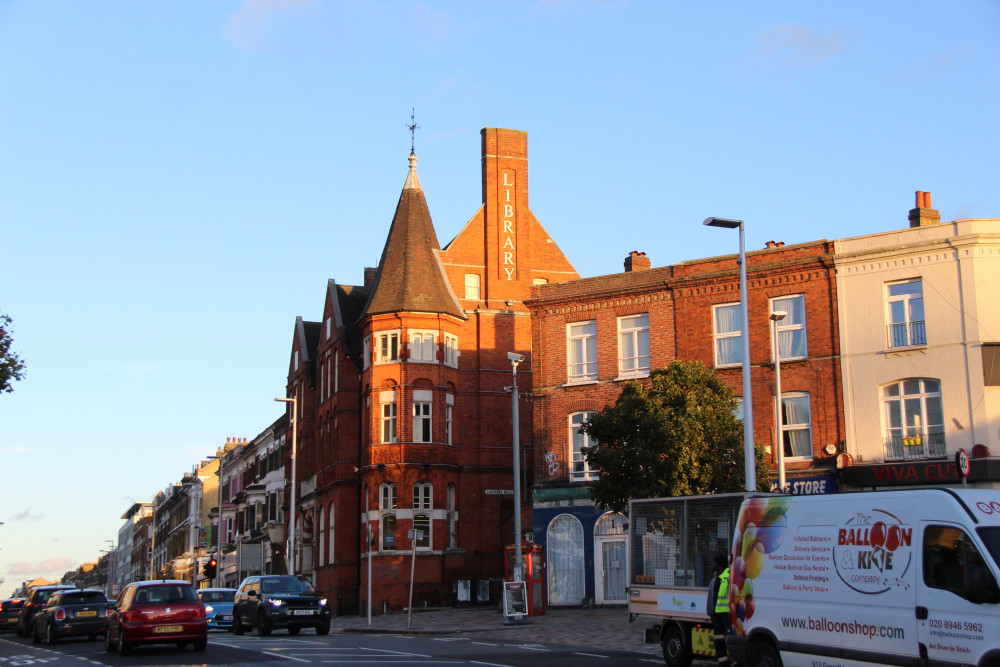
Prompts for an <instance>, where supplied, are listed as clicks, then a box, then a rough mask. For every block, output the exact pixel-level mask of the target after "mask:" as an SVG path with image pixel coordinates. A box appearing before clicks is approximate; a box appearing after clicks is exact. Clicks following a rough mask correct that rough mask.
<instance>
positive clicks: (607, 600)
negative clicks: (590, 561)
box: [594, 512, 628, 604]
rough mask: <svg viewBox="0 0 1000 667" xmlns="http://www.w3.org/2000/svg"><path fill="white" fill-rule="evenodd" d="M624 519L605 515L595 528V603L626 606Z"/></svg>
mask: <svg viewBox="0 0 1000 667" xmlns="http://www.w3.org/2000/svg"><path fill="white" fill-rule="evenodd" d="M625 521H626V519H625V517H624V516H623V515H621V514H618V513H617V512H608V513H607V514H604V515H603V516H602V517H601V518H600V519H598V520H597V523H596V524H595V525H594V576H595V581H594V591H595V593H594V598H595V599H594V602H596V603H597V604H625V603H626V602H628V597H627V596H626V587H627V586H628V535H627V534H626V529H625V526H626V523H625Z"/></svg>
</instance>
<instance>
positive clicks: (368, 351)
mask: <svg viewBox="0 0 1000 667" xmlns="http://www.w3.org/2000/svg"><path fill="white" fill-rule="evenodd" d="M363 345H364V350H363V351H362V353H361V357H362V362H363V364H364V368H365V369H367V368H368V366H369V365H370V364H371V359H372V339H371V336H365V339H364V341H363Z"/></svg>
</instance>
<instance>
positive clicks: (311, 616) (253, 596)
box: [233, 574, 330, 637]
mask: <svg viewBox="0 0 1000 667" xmlns="http://www.w3.org/2000/svg"><path fill="white" fill-rule="evenodd" d="M248 628H257V634H259V635H260V636H262V637H266V636H268V635H269V634H271V631H272V630H274V629H275V628H288V634H291V635H297V634H299V631H300V630H302V628H315V629H316V634H318V635H326V634H329V633H330V607H329V606H327V604H326V598H325V597H323V592H322V591H318V590H316V589H315V588H313V585H312V584H311V583H310V582H309V580H308V579H305V578H303V577H295V576H292V575H287V574H286V575H261V576H253V577H247V578H246V579H244V580H243V583H242V584H240V587H239V590H238V591H237V592H236V602H235V603H234V604H233V632H234V633H235V634H237V635H242V634H243V633H244V632H246V630H247V629H248Z"/></svg>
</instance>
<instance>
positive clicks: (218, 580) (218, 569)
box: [215, 447, 226, 588]
mask: <svg viewBox="0 0 1000 667" xmlns="http://www.w3.org/2000/svg"><path fill="white" fill-rule="evenodd" d="M218 459H219V470H218V472H219V489H218V490H219V516H218V527H217V528H216V530H215V585H216V587H218V588H222V462H223V461H225V460H226V448H225V447H223V448H222V455H221V456H219V457H218Z"/></svg>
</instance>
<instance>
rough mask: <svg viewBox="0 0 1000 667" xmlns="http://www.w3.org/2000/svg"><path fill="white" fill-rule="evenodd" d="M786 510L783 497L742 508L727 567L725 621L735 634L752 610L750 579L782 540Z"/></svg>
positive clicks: (757, 500) (754, 501)
mask: <svg viewBox="0 0 1000 667" xmlns="http://www.w3.org/2000/svg"><path fill="white" fill-rule="evenodd" d="M787 509H788V499H787V498H784V497H774V498H751V499H749V500H747V501H746V503H745V504H744V506H743V513H742V514H740V522H739V526H737V533H736V539H735V540H734V542H733V558H732V565H731V566H730V567H729V620H730V623H731V625H732V626H733V628H735V630H736V634H738V635H742V634H743V623H744V622H745V621H746V620H747V619H749V618H751V617H752V616H753V614H754V611H755V609H756V601H755V600H754V597H753V580H754V579H756V578H757V576H758V575H760V573H761V570H763V569H764V563H765V562H766V559H767V554H770V553H774V552H775V551H777V550H778V549H779V548H780V547H781V545H782V543H783V542H784V540H785V533H786V532H787V530H788V519H787V518H786V517H785V512H786V511H787Z"/></svg>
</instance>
